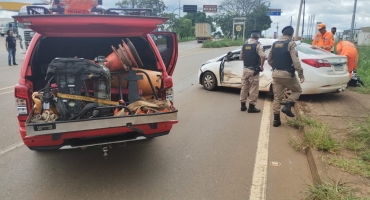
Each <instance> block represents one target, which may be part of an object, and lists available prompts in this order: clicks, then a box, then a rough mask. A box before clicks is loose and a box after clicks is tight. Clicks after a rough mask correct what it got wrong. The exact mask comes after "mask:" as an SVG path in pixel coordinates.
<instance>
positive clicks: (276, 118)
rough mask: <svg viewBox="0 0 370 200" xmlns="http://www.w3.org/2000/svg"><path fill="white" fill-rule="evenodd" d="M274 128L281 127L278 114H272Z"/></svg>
mask: <svg viewBox="0 0 370 200" xmlns="http://www.w3.org/2000/svg"><path fill="white" fill-rule="evenodd" d="M273 125H274V127H278V126H280V125H281V121H280V113H279V114H274V124H273Z"/></svg>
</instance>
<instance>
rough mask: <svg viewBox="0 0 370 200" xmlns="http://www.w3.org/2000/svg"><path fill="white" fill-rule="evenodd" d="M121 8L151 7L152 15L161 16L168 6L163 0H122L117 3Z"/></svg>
mask: <svg viewBox="0 0 370 200" xmlns="http://www.w3.org/2000/svg"><path fill="white" fill-rule="evenodd" d="M116 6H118V7H120V8H150V9H152V15H154V16H159V15H161V14H162V13H163V11H164V10H165V9H166V8H167V7H166V5H165V4H164V1H163V0H121V1H118V2H117V3H116Z"/></svg>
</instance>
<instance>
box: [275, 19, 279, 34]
mask: <svg viewBox="0 0 370 200" xmlns="http://www.w3.org/2000/svg"><path fill="white" fill-rule="evenodd" d="M278 36H279V22H276V38H278Z"/></svg>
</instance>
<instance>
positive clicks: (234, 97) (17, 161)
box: [0, 39, 310, 200]
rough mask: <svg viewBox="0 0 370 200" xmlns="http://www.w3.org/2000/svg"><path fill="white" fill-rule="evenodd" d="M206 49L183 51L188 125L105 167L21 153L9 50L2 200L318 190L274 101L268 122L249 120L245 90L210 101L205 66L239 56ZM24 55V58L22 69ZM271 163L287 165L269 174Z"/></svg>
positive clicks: (181, 77) (179, 86) (247, 195)
mask: <svg viewBox="0 0 370 200" xmlns="http://www.w3.org/2000/svg"><path fill="white" fill-rule="evenodd" d="M4 40H5V39H4ZM1 45H3V42H1V40H0V46H1ZM3 46H4V45H3ZM200 46H201V44H197V43H196V42H194V41H192V42H185V43H180V45H179V59H178V63H177V66H176V70H175V72H174V75H173V79H174V87H175V96H174V99H175V106H176V107H177V108H178V109H179V113H178V120H179V123H178V124H176V125H175V126H174V128H173V129H172V131H171V132H170V134H169V135H167V136H163V137H159V138H155V139H154V140H150V141H146V140H144V141H136V142H129V143H127V146H123V147H119V148H115V149H111V150H109V158H108V159H106V160H105V159H103V156H102V151H101V149H99V148H88V149H86V150H80V149H75V150H63V151H52V152H34V151H30V150H29V149H28V148H27V147H25V146H24V145H23V144H22V142H21V138H20V136H19V132H18V125H17V120H16V109H15V102H14V94H13V87H12V86H14V85H15V84H16V83H17V81H18V75H19V70H20V65H19V66H12V67H9V66H7V62H6V57H4V56H6V52H3V51H4V50H1V48H0V62H1V64H0V108H1V115H0V125H1V140H0V169H1V170H0V199H37V200H39V199H42V200H43V199H79V200H80V199H151V200H152V199H211V200H214V199H236V200H239V199H272V200H277V199H284V200H285V199H297V197H298V196H301V193H300V190H301V189H305V188H306V185H305V184H309V183H310V182H309V180H310V179H309V178H308V177H309V176H310V172H309V168H308V165H307V161H306V159H305V157H304V156H303V155H302V154H299V153H297V152H294V151H293V150H292V148H291V147H289V146H288V144H287V140H288V139H287V137H286V135H284V134H285V130H286V126H284V125H283V126H282V127H281V128H280V129H273V128H272V127H271V125H270V124H271V110H272V107H271V102H270V101H269V100H265V98H264V95H263V94H261V95H260V96H261V97H260V98H259V101H258V104H257V107H258V108H260V109H261V113H258V114H248V113H247V112H240V107H239V106H240V103H239V91H238V90H226V89H221V90H219V91H215V92H208V91H205V90H204V89H203V88H202V87H201V86H200V85H198V82H197V72H198V69H199V67H200V64H201V63H202V62H204V61H206V60H208V59H211V58H213V57H215V56H219V55H221V54H223V53H226V52H227V51H229V50H231V49H234V48H235V47H232V48H225V49H202V48H200ZM24 55H25V54H20V53H18V54H17V57H18V58H19V60H20V61H19V64H21V60H22V58H23V57H24ZM271 161H278V162H280V163H281V166H278V167H270V166H271V165H270V164H268V163H270V162H271ZM268 165H269V166H268ZM307 181H308V182H307ZM265 195H267V197H266V196H265Z"/></svg>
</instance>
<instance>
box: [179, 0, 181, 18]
mask: <svg viewBox="0 0 370 200" xmlns="http://www.w3.org/2000/svg"><path fill="white" fill-rule="evenodd" d="M180 9H181V6H180V0H179V18H180V17H181V16H180Z"/></svg>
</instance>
